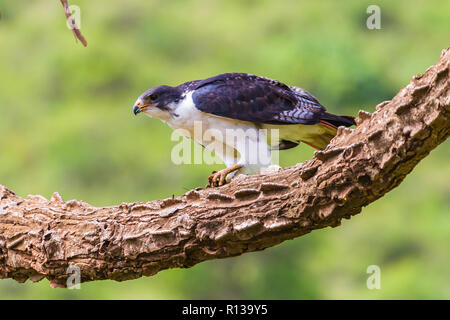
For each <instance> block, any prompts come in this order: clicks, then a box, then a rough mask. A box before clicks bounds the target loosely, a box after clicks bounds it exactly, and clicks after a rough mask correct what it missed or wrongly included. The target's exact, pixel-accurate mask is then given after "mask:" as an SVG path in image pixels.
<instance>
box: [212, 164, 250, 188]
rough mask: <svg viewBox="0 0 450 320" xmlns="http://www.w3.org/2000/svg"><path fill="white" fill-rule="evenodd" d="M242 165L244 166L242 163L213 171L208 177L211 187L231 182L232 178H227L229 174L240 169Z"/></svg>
mask: <svg viewBox="0 0 450 320" xmlns="http://www.w3.org/2000/svg"><path fill="white" fill-rule="evenodd" d="M241 167H242V166H241V165H238V164H235V165H233V166H231V167H228V168H225V169H222V170H220V171H218V172H216V171H213V172H212V173H211V175H210V176H209V177H208V182H209V185H210V186H211V187H219V186H223V185H224V184H226V183H229V182H230V181H231V179H230V178H227V176H228V174H229V173H231V172H233V171H236V170H238V169H240V168H241Z"/></svg>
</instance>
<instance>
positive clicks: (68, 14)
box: [60, 0, 87, 47]
mask: <svg viewBox="0 0 450 320" xmlns="http://www.w3.org/2000/svg"><path fill="white" fill-rule="evenodd" d="M60 1H61V4H62V5H63V7H64V13H65V15H66V19H67V22H68V23H69V25H70V26H71V29H72V32H73V35H74V37H75V41H76V40H77V39H78V40H80V41H81V43H82V44H83V46H85V47H86V46H87V41H86V38H85V37H84V36H83V35H82V34H81V31H80V29H79V28H78V26H77V25H76V23H75V20H74V18H73V17H72V13H71V12H70V9H69V4H68V3H67V0H60Z"/></svg>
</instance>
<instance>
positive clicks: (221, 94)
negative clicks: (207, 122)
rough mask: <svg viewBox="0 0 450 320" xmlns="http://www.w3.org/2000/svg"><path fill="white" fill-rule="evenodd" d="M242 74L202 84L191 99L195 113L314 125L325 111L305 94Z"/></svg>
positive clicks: (197, 85) (278, 83) (275, 82)
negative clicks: (196, 111)
mask: <svg viewBox="0 0 450 320" xmlns="http://www.w3.org/2000/svg"><path fill="white" fill-rule="evenodd" d="M292 88H293V87H289V86H287V85H285V84H283V83H281V82H278V81H275V80H271V79H267V78H263V77H258V76H254V75H249V74H242V73H228V74H222V75H219V76H216V77H212V78H208V79H205V80H202V81H200V82H198V83H197V84H196V88H195V91H194V93H193V95H192V98H193V101H194V103H195V106H196V108H197V109H199V110H200V111H203V112H207V113H211V114H214V115H216V116H221V117H226V118H231V119H237V120H243V121H250V122H259V123H272V124H316V123H318V122H319V121H320V117H321V115H322V114H323V113H324V112H325V108H324V107H323V106H322V105H320V103H319V102H318V101H317V100H316V99H315V98H314V97H313V96H311V95H309V94H308V93H307V92H306V91H304V90H301V91H296V90H295V88H294V90H293V89H292Z"/></svg>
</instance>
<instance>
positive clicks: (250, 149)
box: [166, 91, 271, 173]
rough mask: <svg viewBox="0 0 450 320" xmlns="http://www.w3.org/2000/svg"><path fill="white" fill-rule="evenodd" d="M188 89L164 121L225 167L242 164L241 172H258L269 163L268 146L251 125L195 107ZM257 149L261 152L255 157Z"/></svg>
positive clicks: (253, 125)
mask: <svg viewBox="0 0 450 320" xmlns="http://www.w3.org/2000/svg"><path fill="white" fill-rule="evenodd" d="M192 93H193V92H192V91H191V92H188V93H187V94H186V95H185V98H184V99H182V100H181V101H180V102H179V103H178V104H176V105H172V106H170V107H171V109H172V110H173V116H172V117H171V118H170V119H167V120H166V122H167V124H168V125H169V126H170V127H171V128H172V129H174V130H178V131H179V132H180V133H181V134H183V135H185V136H187V137H188V138H191V139H193V140H194V141H196V142H197V143H200V144H201V145H203V146H204V147H205V148H207V149H209V150H211V151H213V152H214V153H215V154H216V155H217V156H218V157H220V158H221V159H222V160H223V162H224V163H225V164H226V165H227V166H231V165H233V164H237V163H239V164H242V165H244V166H245V169H243V170H242V171H241V172H242V173H254V172H259V171H261V170H262V169H264V168H266V167H267V166H269V165H270V164H271V162H270V149H269V147H268V146H267V142H266V139H265V137H263V136H261V134H260V132H259V130H258V129H257V127H256V126H255V124H253V123H251V122H246V121H240V120H234V119H229V118H224V117H219V116H215V115H213V114H210V113H206V112H202V111H200V110H198V109H197V108H196V107H195V104H194V101H193V100H192ZM257 150H258V151H259V153H261V154H262V155H259V154H258V156H256V152H257Z"/></svg>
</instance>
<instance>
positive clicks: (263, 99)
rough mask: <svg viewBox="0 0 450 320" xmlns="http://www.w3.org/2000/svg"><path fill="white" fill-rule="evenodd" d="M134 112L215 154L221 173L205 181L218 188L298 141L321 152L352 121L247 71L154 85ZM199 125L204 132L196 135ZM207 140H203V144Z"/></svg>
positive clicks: (264, 165)
mask: <svg viewBox="0 0 450 320" xmlns="http://www.w3.org/2000/svg"><path fill="white" fill-rule="evenodd" d="M133 112H134V114H138V113H140V112H144V113H146V114H147V115H149V116H150V117H155V118H159V119H161V120H162V121H164V122H166V123H167V124H168V125H169V126H170V127H172V129H174V130H176V129H183V130H182V131H181V132H182V133H184V134H185V135H186V136H188V137H190V138H192V139H194V140H195V141H196V142H198V143H200V144H202V145H203V146H205V147H206V148H208V149H210V150H212V151H214V152H215V154H216V155H217V156H219V157H220V158H221V159H222V160H223V162H224V163H225V165H226V166H227V167H226V168H225V169H223V170H220V171H219V172H215V173H213V174H212V175H211V176H210V177H209V182H210V184H211V185H212V186H217V185H222V184H224V183H225V182H226V181H227V176H228V175H229V174H230V176H232V175H236V173H244V174H251V173H257V172H258V173H259V172H261V171H263V170H265V169H266V168H267V167H269V166H270V165H271V160H270V157H271V153H270V151H271V150H274V149H278V150H282V149H289V148H293V147H295V146H297V145H298V144H300V142H303V143H305V144H307V145H309V146H311V147H313V148H315V149H324V148H325V147H326V146H327V145H328V143H329V142H330V140H331V139H332V138H333V137H334V136H335V135H336V131H337V127H339V126H346V127H349V126H352V125H354V124H355V120H354V117H351V116H337V115H333V114H330V113H327V112H326V110H325V107H323V106H322V105H321V104H320V103H319V101H317V99H316V98H315V97H313V96H312V95H311V94H310V93H308V92H307V91H305V90H303V89H301V88H298V87H294V86H288V85H286V84H284V83H282V82H279V81H276V80H272V79H268V78H265V77H260V76H255V75H252V74H247V73H224V74H220V75H217V76H215V77H211V78H207V79H204V80H196V81H190V82H186V83H183V84H181V85H179V86H176V87H170V86H157V87H153V88H151V89H149V90H147V91H145V92H144V93H143V94H141V95H140V96H139V98H138V99H137V101H136V103H135V106H134V108H133ZM196 125H197V126H198V125H200V126H201V128H202V130H203V131H204V132H208V130H209V131H212V132H213V133H209V134H203V133H202V134H200V135H199V134H195V126H196ZM206 140H207V141H206Z"/></svg>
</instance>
